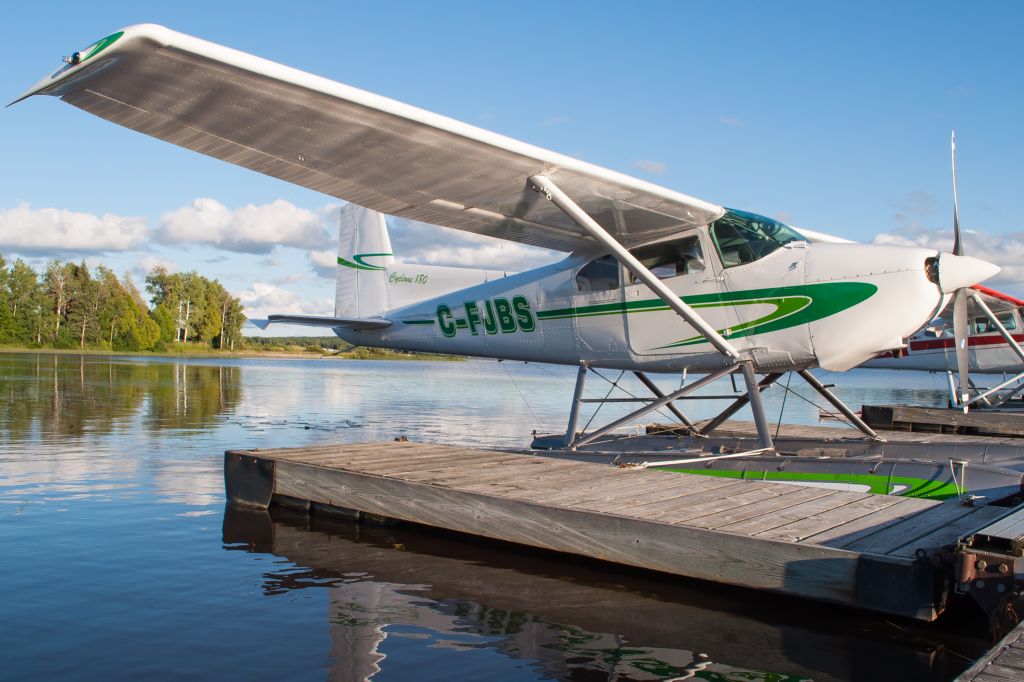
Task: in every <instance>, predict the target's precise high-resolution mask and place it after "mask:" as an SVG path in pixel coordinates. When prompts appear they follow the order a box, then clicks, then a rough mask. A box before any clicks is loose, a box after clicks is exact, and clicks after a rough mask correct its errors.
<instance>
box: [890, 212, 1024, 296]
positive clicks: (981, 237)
mask: <svg viewBox="0 0 1024 682" xmlns="http://www.w3.org/2000/svg"><path fill="white" fill-rule="evenodd" d="M961 236H962V238H963V240H964V254H966V255H968V256H974V257H975V258H981V259H982V260H987V261H989V262H990V263H995V264H996V265H998V266H999V267H1001V268H1002V271H1001V272H1000V273H999V274H998V275H996V276H995V277H993V278H992V279H991V280H989V281H988V282H986V284H1000V285H1002V286H1006V285H1018V286H1019V285H1022V284H1024V233H1022V232H1006V233H1002V234H993V233H989V232H984V231H981V230H965V229H963V228H961ZM872 241H873V243H875V244H892V245H896V246H923V247H925V248H929V249H936V250H938V251H951V250H952V249H953V228H952V227H950V228H946V229H941V230H928V229H924V228H922V227H920V226H916V225H912V226H910V227H905V228H901V229H898V230H895V231H893V232H889V233H882V234H879V235H878V236H876V237H875V238H874V240H872Z"/></svg>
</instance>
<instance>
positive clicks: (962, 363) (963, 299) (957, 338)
mask: <svg viewBox="0 0 1024 682" xmlns="http://www.w3.org/2000/svg"><path fill="white" fill-rule="evenodd" d="M953 338H954V342H955V343H956V368H957V375H958V376H959V380H960V389H959V396H960V405H961V406H962V407H963V408H964V409H965V410H966V409H967V399H968V397H969V395H968V387H969V386H970V383H969V381H970V374H969V369H968V367H967V290H966V289H957V290H956V293H955V294H954V295H953Z"/></svg>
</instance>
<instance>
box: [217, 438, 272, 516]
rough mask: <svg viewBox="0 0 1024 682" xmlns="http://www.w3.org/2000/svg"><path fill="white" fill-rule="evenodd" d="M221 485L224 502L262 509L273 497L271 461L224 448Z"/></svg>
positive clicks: (267, 505)
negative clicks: (225, 496) (224, 496)
mask: <svg viewBox="0 0 1024 682" xmlns="http://www.w3.org/2000/svg"><path fill="white" fill-rule="evenodd" d="M224 488H225V492H226V493H227V498H228V504H234V505H239V506H242V507H255V508H257V509H266V508H267V507H269V506H270V500H271V498H273V497H274V460H272V459H265V458H262V457H254V456H253V455H252V454H250V453H248V452H245V451H241V450H228V451H227V452H225V453H224Z"/></svg>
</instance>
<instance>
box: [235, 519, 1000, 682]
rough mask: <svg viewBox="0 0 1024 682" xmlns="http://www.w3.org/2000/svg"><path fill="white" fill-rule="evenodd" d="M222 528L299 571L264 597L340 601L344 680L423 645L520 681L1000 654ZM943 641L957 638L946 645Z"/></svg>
mask: <svg viewBox="0 0 1024 682" xmlns="http://www.w3.org/2000/svg"><path fill="white" fill-rule="evenodd" d="M223 532H224V536H223V539H224V545H225V549H228V550H242V551H248V552H255V553H270V554H273V555H275V556H276V557H280V558H282V559H285V560H287V561H288V562H291V563H292V564H293V566H291V567H283V566H281V565H280V562H275V568H274V569H272V570H271V571H269V572H266V573H264V574H263V591H264V594H266V595H277V594H281V593H284V592H288V591H292V590H300V589H325V590H327V591H328V596H327V602H328V612H327V620H328V629H329V636H330V641H331V651H330V663H329V665H330V673H329V674H328V678H329V679H331V680H363V679H372V678H374V677H375V676H376V675H377V674H378V673H381V672H382V671H383V672H384V673H386V674H387V676H388V677H389V678H394V677H395V676H399V677H401V676H403V675H405V674H409V673H410V672H411V671H410V670H408V669H403V668H402V666H403V665H409V664H408V663H407V662H408V661H410V660H412V661H418V662H419V664H420V665H421V664H422V662H423V661H424V658H423V657H424V656H426V654H421V655H420V656H417V655H410V649H412V648H414V647H421V650H423V651H425V650H427V649H430V648H437V647H450V648H459V649H463V650H466V651H470V650H479V649H488V650H492V651H496V652H499V653H500V654H502V655H503V656H505V657H507V659H511V660H508V661H506V662H505V663H503V664H501V667H500V668H499V670H500V671H504V672H506V674H507V672H508V669H509V667H508V666H510V665H511V666H514V667H515V668H518V669H522V670H524V671H525V670H526V669H529V670H531V671H533V673H535V674H536V675H537V676H538V677H540V678H552V679H574V680H590V679H593V680H661V679H666V678H671V677H676V676H686V675H687V672H693V677H694V678H697V679H705V680H720V681H722V682H726V681H729V680H763V681H766V682H767V681H768V680H771V681H773V682H798V681H801V680H807V679H810V678H813V679H814V680H816V681H817V682H825V681H827V680H873V681H878V680H906V679H949V678H950V677H952V676H953V675H954V674H956V673H957V672H958V671H959V670H960V669H962V668H963V667H965V663H964V661H962V660H961V659H960V657H959V656H956V655H951V654H950V653H949V652H948V650H947V648H946V646H947V645H950V647H951V648H952V649H953V650H955V651H957V652H959V654H960V655H966V656H973V655H976V654H980V652H981V651H983V650H984V649H985V646H986V643H985V642H982V641H976V640H964V639H960V640H958V641H956V642H955V643H953V642H952V640H953V639H956V638H955V637H954V636H952V635H949V634H948V633H942V632H940V631H936V630H935V629H927V630H926V629H924V628H921V627H919V626H916V625H912V624H908V623H903V624H898V625H894V624H892V623H888V622H882V621H880V620H878V619H871V618H869V617H865V616H863V615H860V614H855V613H851V612H848V611H844V610H839V609H836V610H835V611H834V612H833V611H831V610H830V609H827V608H822V607H820V606H815V607H814V608H810V607H805V606H804V605H802V604H799V603H794V602H793V601H792V600H783V599H781V598H780V599H775V598H772V597H759V598H758V599H757V600H752V599H751V598H750V596H749V594H746V593H742V594H741V593H739V592H736V591H732V590H729V589H722V588H720V587H709V586H707V585H705V584H698V583H685V582H683V581H678V580H670V579H662V578H660V577H658V576H657V575H654V576H652V575H651V574H642V573H636V572H629V571H625V572H624V571H620V570H618V569H611V571H612V572H611V573H610V572H609V570H610V569H609V568H608V567H607V566H606V565H603V564H600V565H598V564H590V563H588V562H577V561H572V562H569V563H566V562H565V560H564V559H563V558H562V557H557V558H555V557H550V556H547V555H545V554H543V553H534V552H529V551H527V552H524V551H523V550H521V549H508V548H504V547H501V546H499V545H491V544H487V543H481V542H479V541H475V540H474V541H469V540H465V539H462V538H460V537H458V536H456V535H451V534H447V533H440V532H433V531H430V530H427V529H423V528H415V529H411V530H405V529H403V528H401V527H381V526H368V525H359V524H355V523H350V522H346V521H342V520H335V519H329V518H324V517H323V516H316V515H314V516H312V517H308V516H306V515H305V514H303V513H298V512H294V511H290V510H286V509H281V508H275V509H274V513H273V515H272V516H271V515H269V514H267V513H265V512H263V511H259V512H255V511H250V510H242V509H236V508H233V507H228V508H227V509H226V510H225V517H224V531H223ZM833 616H834V617H833ZM943 638H944V639H946V640H949V641H947V643H946V644H940V643H938V642H937V641H936V640H939V639H943ZM400 651H401V652H402V653H401V655H398V653H399V652H400ZM389 653H393V654H396V657H395V658H393V659H390V660H389V658H388V656H389ZM700 653H706V654H707V655H708V656H709V657H710V658H709V659H701V658H699V657H698V656H697V654H700ZM719 661H726V662H727V663H728V664H723V663H719ZM414 665H416V664H414ZM482 665H486V664H482ZM490 665H497V664H495V663H493V662H492V663H490ZM705 666H706V667H705ZM431 674H435V675H437V676H438V679H440V678H441V677H443V672H440V671H432V672H427V671H426V670H423V669H420V670H418V671H417V672H416V676H417V677H418V678H419V679H427V678H428V677H430V675H431ZM488 676H489V677H493V675H488Z"/></svg>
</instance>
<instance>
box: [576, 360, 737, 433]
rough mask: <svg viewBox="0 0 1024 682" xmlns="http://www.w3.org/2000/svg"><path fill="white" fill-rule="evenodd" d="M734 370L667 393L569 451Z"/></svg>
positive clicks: (732, 367)
mask: <svg viewBox="0 0 1024 682" xmlns="http://www.w3.org/2000/svg"><path fill="white" fill-rule="evenodd" d="M736 369H737V366H736V365H729V366H728V367H725V368H723V369H720V370H716V371H714V372H712V373H711V374H708V375H707V376H706V377H703V378H701V379H698V380H697V381H695V382H693V383H692V384H689V385H687V386H683V387H682V388H681V389H679V390H678V391H673V392H672V393H669V394H668V395H667V396H665V397H664V398H658V399H657V400H655V401H653V402H651V403H648V404H647V405H644V406H643V407H641V408H640V409H639V410H636V411H634V412H630V413H629V414H627V415H626V416H625V417H621V418H620V419H616V420H615V421H613V422H612V423H611V424H607V425H605V426H602V427H601V428H599V429H597V430H596V431H594V432H592V433H588V434H587V435H585V436H581V437H580V438H578V439H576V440H575V441H573V442H572V443H570V444H569V449H570V450H575V449H576V448H577V447H579V446H580V445H586V444H587V443H589V442H591V441H593V440H595V439H597V438H600V437H601V436H603V435H605V434H606V433H610V432H612V431H614V430H615V429H617V428H619V427H620V426H623V425H625V424H628V423H629V422H631V421H633V420H634V419H639V418H640V417H642V416H644V415H645V414H647V413H648V412H652V411H654V410H656V409H658V408H659V407H663V406H665V405H668V404H669V403H670V402H672V401H673V400H677V399H679V398H681V397H683V396H684V395H686V394H687V393H692V392H693V391H696V390H697V389H699V388H701V387H703V386H706V385H708V384H710V383H711V382H712V381H716V380H718V379H720V378H722V377H724V376H725V375H727V374H731V373H733V372H735V371H736Z"/></svg>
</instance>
